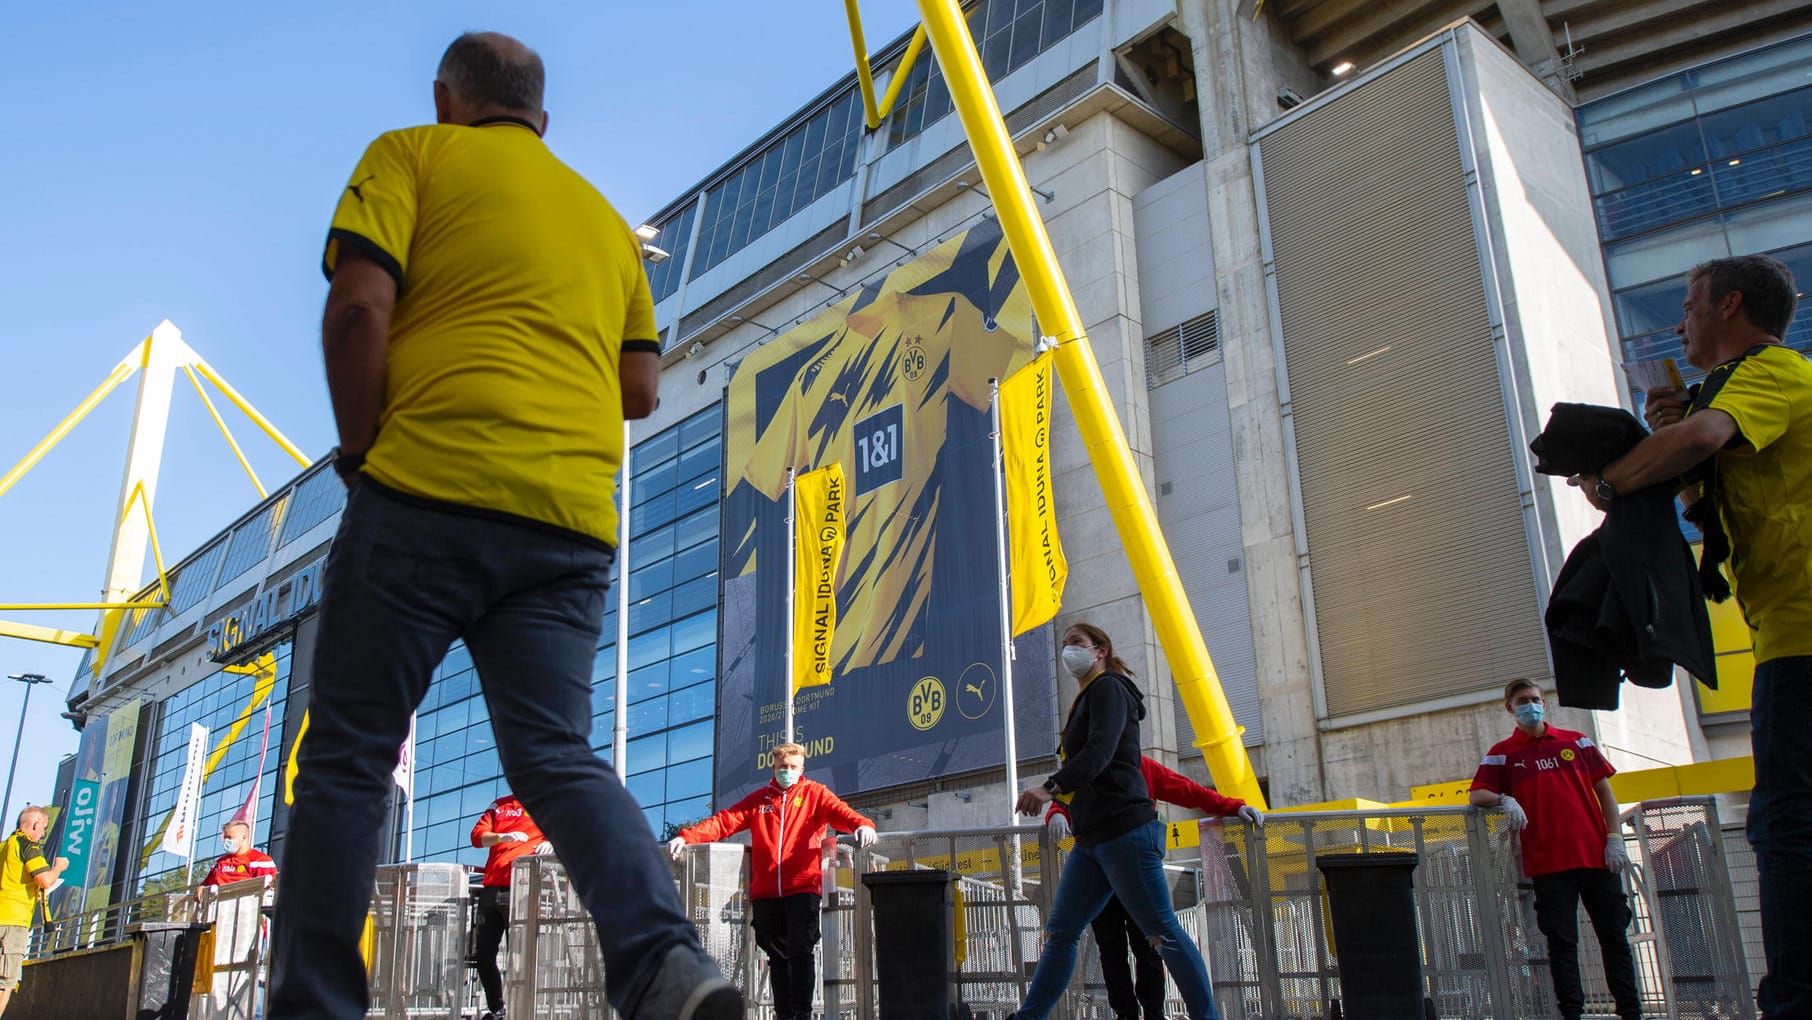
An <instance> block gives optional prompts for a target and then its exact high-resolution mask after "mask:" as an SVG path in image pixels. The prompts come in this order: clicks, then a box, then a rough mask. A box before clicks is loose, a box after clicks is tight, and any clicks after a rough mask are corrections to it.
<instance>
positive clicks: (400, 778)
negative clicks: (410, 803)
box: [390, 715, 415, 798]
mask: <svg viewBox="0 0 1812 1020" xmlns="http://www.w3.org/2000/svg"><path fill="white" fill-rule="evenodd" d="M390 778H392V779H394V780H396V785H397V786H399V787H401V788H402V791H403V792H404V793H406V794H408V795H409V796H410V797H411V798H414V796H415V716H414V715H410V716H409V739H407V740H405V741H403V746H402V747H399V748H397V752H396V768H394V769H392V770H391V771H390Z"/></svg>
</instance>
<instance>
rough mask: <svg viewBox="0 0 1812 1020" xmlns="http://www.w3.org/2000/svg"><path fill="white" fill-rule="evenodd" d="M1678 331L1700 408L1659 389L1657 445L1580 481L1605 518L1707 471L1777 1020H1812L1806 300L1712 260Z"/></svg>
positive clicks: (1767, 1003) (1811, 562) (1740, 265)
mask: <svg viewBox="0 0 1812 1020" xmlns="http://www.w3.org/2000/svg"><path fill="white" fill-rule="evenodd" d="M1687 279H1688V282H1689V286H1688V289H1687V291H1686V302H1685V308H1684V314H1683V316H1682V318H1681V321H1680V325H1679V326H1678V327H1677V328H1676V330H1675V332H1677V333H1679V335H1680V338H1681V340H1682V342H1683V344H1684V347H1685V352H1686V360H1687V361H1688V362H1689V363H1690V364H1691V365H1692V366H1693V367H1694V368H1697V369H1699V370H1700V371H1703V372H1705V373H1706V378H1705V381H1704V382H1703V383H1702V384H1700V386H1699V387H1698V388H1697V390H1696V392H1694V393H1693V394H1692V395H1691V397H1690V399H1689V398H1688V395H1687V394H1685V393H1682V392H1681V391H1680V390H1679V389H1676V388H1665V389H1657V390H1654V391H1651V392H1650V393H1649V394H1648V406H1647V408H1646V409H1645V412H1644V413H1645V414H1646V416H1647V417H1648V423H1649V426H1650V427H1651V428H1653V429H1654V430H1655V432H1654V434H1653V435H1651V436H1649V437H1648V438H1647V439H1644V440H1643V441H1642V442H1641V443H1640V444H1638V445H1637V446H1636V447H1635V448H1634V449H1632V450H1631V451H1630V452H1629V453H1628V454H1626V455H1624V456H1623V458H1622V459H1620V460H1618V461H1616V462H1614V463H1612V464H1610V465H1609V466H1607V467H1606V468H1605V469H1604V475H1603V477H1602V478H1599V477H1594V476H1591V475H1581V476H1577V477H1575V478H1574V479H1573V483H1574V484H1575V485H1579V486H1580V487H1581V488H1583V489H1584V490H1585V492H1586V494H1587V498H1589V499H1591V500H1592V502H1593V504H1594V505H1596V506H1598V508H1599V509H1606V508H1608V507H1609V505H1610V502H1611V501H1612V500H1614V499H1616V498H1617V496H1618V494H1619V493H1625V492H1634V491H1636V490H1638V489H1642V488H1646V487H1648V486H1650V485H1657V484H1664V483H1665V484H1672V483H1673V480H1674V479H1676V478H1678V477H1679V476H1680V475H1682V474H1684V473H1686V472H1687V471H1688V470H1689V469H1692V468H1695V467H1697V466H1699V465H1701V464H1703V465H1704V469H1703V472H1702V480H1701V481H1696V482H1694V483H1693V484H1691V485H1689V486H1688V487H1687V489H1686V490H1685V491H1683V492H1682V493H1681V498H1682V499H1683V500H1685V501H1687V503H1688V504H1689V505H1690V504H1691V503H1693V502H1695V501H1697V500H1699V499H1711V500H1713V502H1714V505H1715V510H1716V512H1717V518H1718V520H1717V521H1716V522H1713V521H1711V520H1710V519H1706V518H1701V519H1704V520H1706V521H1707V527H1706V534H1707V541H1706V543H1705V548H1706V549H1707V550H1711V549H1712V548H1713V547H1714V543H1713V542H1712V540H1711V536H1712V532H1713V530H1714V529H1715V528H1716V527H1717V526H1718V524H1719V523H1721V525H1722V528H1723V531H1724V532H1725V533H1727V535H1728V537H1729V546H1730V570H1731V573H1732V574H1734V575H1735V582H1736V583H1735V585H1734V587H1735V589H1736V597H1737V602H1738V604H1740V605H1741V606H1742V608H1743V615H1744V616H1745V617H1746V618H1747V619H1748V621H1749V628H1750V631H1751V633H1752V635H1753V637H1754V640H1755V662H1756V667H1755V686H1754V689H1753V693H1752V697H1751V707H1750V710H1749V727H1750V740H1751V742H1752V743H1753V745H1754V751H1755V791H1754V792H1753V793H1752V794H1750V797H1749V822H1748V831H1749V842H1750V843H1751V844H1752V845H1753V846H1754V847H1755V859H1756V870H1757V877H1758V878H1759V885H1760V901H1761V915H1762V944H1763V949H1764V952H1765V954H1766V956H1767V961H1768V976H1767V977H1765V978H1763V979H1762V982H1761V987H1760V990H1759V993H1758V995H1757V999H1758V1000H1759V1004H1760V1006H1761V1008H1762V1015H1763V1016H1764V1017H1766V1018H1767V1020H1785V1018H1789V1017H1794V1018H1801V1020H1806V1018H1812V967H1809V966H1808V965H1807V962H1806V961H1807V959H1808V957H1809V956H1812V738H1809V737H1808V736H1807V735H1806V730H1805V726H1804V722H1805V720H1806V719H1807V718H1812V362H1808V361H1807V360H1806V358H1805V357H1804V356H1803V355H1801V354H1800V353H1799V352H1797V351H1794V350H1792V349H1790V348H1788V347H1786V346H1784V345H1783V344H1782V343H1781V337H1783V336H1785V335H1786V333H1787V327H1788V325H1789V324H1791V323H1792V322H1793V311H1794V308H1795V306H1796V305H1797V303H1798V291H1797V288H1796V287H1795V286H1794V282H1793V274H1792V273H1791V272H1789V271H1788V269H1787V267H1786V266H1784V265H1782V264H1781V263H1780V262H1778V261H1776V260H1775V259H1772V258H1769V257H1768V256H1766V255H1745V256H1739V257H1737V258H1726V259H1714V260H1713V261H1710V262H1706V263H1704V264H1702V265H1700V266H1697V267H1695V268H1694V269H1693V271H1692V273H1691V274H1690V275H1689V276H1688V278H1687Z"/></svg>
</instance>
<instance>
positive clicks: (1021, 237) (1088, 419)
mask: <svg viewBox="0 0 1812 1020" xmlns="http://www.w3.org/2000/svg"><path fill="white" fill-rule="evenodd" d="M919 11H920V14H921V16H922V17H923V18H924V22H925V27H926V29H927V32H928V34H929V37H930V39H931V48H932V52H933V53H935V54H936V55H937V60H938V65H939V66H940V67H942V68H943V71H944V80H945V81H946V82H948V83H949V86H950V97H951V99H952V100H953V101H954V103H955V105H956V112H957V114H958V116H960V117H961V118H962V124H963V131H964V133H965V134H966V135H968V138H969V145H970V147H971V148H972V149H974V151H975V161H976V164H977V166H979V167H980V169H981V176H982V180H983V181H984V182H985V183H986V184H987V186H988V194H989V195H990V196H992V199H993V202H994V208H995V212H996V213H997V214H998V215H999V217H1000V225H1001V229H1002V230H1003V231H1004V232H1005V234H1006V237H1007V244H1008V246H1009V248H1010V249H1011V250H1012V253H1013V260H1014V262H1015V263H1017V264H1018V266H1019V271H1020V272H1021V273H1022V274H1024V277H1025V281H1026V287H1027V290H1028V291H1029V292H1030V294H1031V298H1032V308H1033V310H1034V311H1035V312H1036V313H1037V315H1038V322H1039V324H1040V326H1041V328H1043V329H1044V330H1046V331H1049V332H1050V333H1052V334H1053V335H1054V337H1055V339H1056V340H1057V345H1058V346H1057V373H1058V377H1059V378H1060V379H1062V380H1063V392H1064V396H1065V397H1066V399H1067V400H1068V401H1069V405H1070V409H1071V411H1072V412H1073V413H1074V414H1075V417H1076V426H1077V429H1078V430H1079V431H1080V433H1081V435H1082V442H1083V445H1084V447H1085V448H1086V449H1087V451H1088V457H1089V462H1090V463H1091V464H1093V465H1094V468H1095V478H1096V479H1097V480H1098V481H1099V483H1100V485H1101V492H1102V495H1103V496H1104V497H1105V499H1106V501H1107V508H1108V512H1109V513H1110V514H1111V515H1112V517H1113V521H1114V527H1115V528H1116V530H1117V531H1118V532H1119V535H1120V541H1121V542H1122V543H1123V544H1124V545H1125V547H1126V554H1127V558H1128V560H1129V561H1130V562H1131V565H1132V568H1133V576H1134V577H1135V578H1137V580H1138V583H1139V590H1140V592H1141V594H1142V595H1143V596H1144V598H1145V604H1146V607H1147V609H1148V610H1149V611H1150V613H1151V617H1152V623H1153V625H1154V627H1155V628H1156V630H1157V634H1158V641H1159V643H1160V644H1161V645H1162V646H1163V648H1164V654H1165V656H1166V657H1167V658H1168V659H1169V661H1170V668H1171V673H1172V675H1173V676H1174V677H1175V678H1176V683H1177V694H1178V697H1179V700H1181V701H1182V703H1183V707H1184V709H1185V710H1186V711H1187V712H1188V714H1189V721H1190V722H1191V723H1192V724H1193V725H1194V727H1195V732H1196V734H1197V739H1196V746H1197V747H1199V748H1200V749H1201V750H1202V755H1203V758H1204V759H1205V762H1206V764H1207V765H1208V770H1209V772H1210V773H1211V774H1212V775H1213V777H1214V781H1215V785H1216V786H1217V787H1219V789H1220V790H1221V791H1222V792H1223V793H1226V794H1229V795H1231V796H1234V797H1240V798H1243V799H1244V800H1246V801H1248V802H1249V803H1252V804H1254V805H1259V806H1262V805H1264V803H1265V799H1264V795H1263V793H1262V792H1260V790H1259V786H1258V778H1257V776H1255V775H1254V774H1253V771H1252V760H1251V758H1249V757H1248V756H1247V755H1246V748H1245V746H1244V745H1243V744H1242V743H1241V742H1240V739H1239V736H1240V727H1239V725H1238V723H1237V722H1235V720H1234V718H1233V710H1232V709H1231V708H1230V707H1229V706H1228V704H1227V695H1226V692H1225V691H1223V690H1222V689H1221V684H1220V678H1219V676H1218V675H1217V674H1216V673H1215V670H1214V662H1213V660H1212V659H1210V658H1209V656H1208V645H1207V643H1206V642H1205V641H1203V640H1202V631H1201V628H1200V627H1199V626H1198V625H1197V624H1196V620H1195V614H1194V613H1193V612H1192V611H1191V610H1190V608H1189V601H1188V598H1187V597H1186V596H1185V594H1184V592H1183V584H1182V580H1181V579H1180V578H1179V577H1178V576H1177V569H1176V564H1175V562H1173V561H1172V559H1171V556H1170V549H1169V547H1168V546H1167V545H1165V543H1164V536H1163V533H1162V532H1161V531H1160V530H1159V528H1158V519H1157V513H1156V512H1155V511H1154V510H1153V508H1152V505H1151V499H1150V497H1149V496H1148V495H1147V494H1146V492H1145V485H1144V483H1143V482H1142V481H1140V478H1139V473H1138V470H1137V466H1136V465H1135V464H1134V462H1133V459H1132V452H1131V450H1129V449H1128V447H1127V445H1126V436H1125V434H1124V433H1123V432H1122V431H1121V429H1120V419H1119V417H1118V415H1117V414H1116V413H1115V411H1114V405H1113V400H1112V398H1111V397H1110V396H1109V394H1108V392H1107V386H1106V383H1105V381H1104V380H1103V379H1102V377H1101V367H1100V365H1098V364H1097V363H1096V361H1095V356H1094V353H1093V351H1092V350H1091V349H1090V347H1089V343H1088V336H1087V334H1086V333H1085V332H1084V330H1083V323H1082V317H1081V315H1080V314H1079V313H1078V312H1077V310H1076V303H1075V300H1074V299H1073V298H1072V297H1071V296H1070V291H1069V286H1068V285H1067V284H1066V283H1065V281H1064V278H1063V270H1062V269H1061V268H1060V267H1059V266H1058V264H1057V254H1056V252H1055V251H1054V250H1053V249H1052V247H1051V239H1050V237H1049V235H1047V234H1046V233H1045V228H1044V222H1043V221H1042V220H1041V219H1040V218H1039V216H1038V210H1037V207H1036V205H1035V204H1034V203H1033V201H1032V192H1031V189H1030V188H1029V187H1028V186H1027V184H1026V179H1025V169H1024V167H1022V166H1020V163H1019V154H1018V152H1017V151H1015V149H1014V148H1013V139H1012V138H1011V136H1009V135H1008V134H1007V126H1006V122H1005V121H1004V120H1002V119H1001V114H1000V106H999V104H998V103H997V102H996V101H995V99H994V92H993V90H992V89H991V88H989V86H988V78H987V73H986V72H985V71H984V70H983V69H982V63H981V57H980V55H979V54H978V53H977V52H976V50H975V41H974V40H973V39H972V38H971V37H970V35H969V26H968V24H967V22H966V21H964V19H963V11H962V5H961V3H960V2H959V0H919ZM858 48H859V44H858Z"/></svg>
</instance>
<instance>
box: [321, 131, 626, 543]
mask: <svg viewBox="0 0 1812 1020" xmlns="http://www.w3.org/2000/svg"><path fill="white" fill-rule="evenodd" d="M348 245H353V246H357V247H358V248H360V249H362V250H363V251H364V252H365V253H367V254H369V255H370V256H372V257H373V258H375V259H376V260H377V261H378V262H379V263H380V264H381V265H383V266H384V267H385V268H386V269H387V270H389V272H390V274H391V275H392V276H394V277H396V280H397V302H396V309H395V312H394V314H393V316H392V318H391V323H390V345H389V350H388V355H387V359H386V369H387V377H386V379H385V387H384V410H383V415H382V417H381V419H380V423H379V427H378V437H377V441H376V443H375V444H373V446H372V448H371V450H370V451H369V452H368V453H367V454H366V458H365V468H364V470H365V472H366V473H367V474H369V475H370V476H371V477H372V478H374V479H376V480H377V481H378V482H380V483H382V484H383V485H386V486H388V487H390V488H392V489H395V490H397V491H399V492H403V493H406V494H409V495H412V496H417V497H423V498H427V499H430V500H435V501H438V502H442V503H447V504H452V505H455V506H458V507H466V508H475V509H478V510H482V511H491V512H500V513H504V514H508V515H511V516H513V517H518V518H526V519H528V520H530V521H534V522H538V523H541V524H548V525H553V526H555V527H558V528H561V529H563V530H565V531H568V532H573V533H576V534H578V535H581V536H585V537H586V538H588V539H591V540H593V541H597V542H603V543H605V544H607V545H612V546H614V545H615V544H616V532H617V514H616V508H615V504H614V503H613V502H612V496H613V493H614V491H615V486H616V476H617V469H618V467H619V465H621V463H622V460H623V405H622V383H621V378H620V376H619V374H618V358H619V356H620V355H621V353H622V352H623V351H625V350H630V351H635V350H643V351H653V352H656V353H658V352H659V351H660V343H659V341H658V339H657V338H656V332H655V326H654V302H653V300H652V298H651V296H650V294H649V290H648V277H647V275H646V274H645V273H644V272H643V270H642V261H641V245H640V244H639V243H638V242H637V240H636V238H635V235H634V234H633V233H631V231H630V229H629V225H628V224H627V223H625V222H624V221H623V218H622V217H621V216H619V215H618V214H617V212H616V210H615V209H613V208H611V205H610V203H609V202H607V201H605V199H604V196H602V195H600V194H599V193H598V191H597V190H596V189H595V188H593V187H592V186H591V184H590V183H588V182H587V181H586V180H585V179H584V178H582V177H580V176H579V175H578V174H577V173H575V172H573V170H572V169H570V168H569V167H567V166H566V165H565V164H564V163H562V162H560V161H559V160H558V159H556V158H555V157H554V155H553V153H551V152H549V151H548V148H547V146H546V145H545V144H544V143H543V142H542V140H541V138H540V137H539V136H538V135H537V134H536V133H535V131H534V130H533V128H532V127H531V126H530V125H529V124H528V123H527V122H526V121H521V120H517V119H515V118H488V119H487V120H485V121H480V122H479V123H477V124H474V125H470V126H467V125H456V124H437V125H432V126H429V127H415V128H407V129H404V130H401V131H391V132H388V133H386V134H383V135H380V136H379V137H378V139H377V140H376V141H374V142H372V143H371V146H370V147H369V148H368V149H366V150H365V155H364V157H363V158H362V159H360V160H359V164H358V167H357V168H356V169H355V170H354V171H353V173H352V178H351V180H350V181H349V182H348V183H347V186H346V190H345V192H344V193H343V194H342V195H341V196H340V204H339V208H338V209H337V210H335V212H334V216H333V227H332V229H331V230H330V231H329V233H328V238H327V250H326V253H325V255H324V257H323V259H322V268H323V270H324V271H325V272H326V273H327V275H328V277H329V278H330V279H331V278H332V276H333V272H334V267H335V265H336V264H337V262H338V260H339V256H340V253H341V251H343V250H344V249H345V247H346V246H348Z"/></svg>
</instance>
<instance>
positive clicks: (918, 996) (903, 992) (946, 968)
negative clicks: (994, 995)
mask: <svg viewBox="0 0 1812 1020" xmlns="http://www.w3.org/2000/svg"><path fill="white" fill-rule="evenodd" d="M955 881H956V875H955V874H954V873H952V872H949V871H943V870H929V871H871V872H869V873H867V874H865V875H863V876H862V884H863V885H865V886H867V887H868V895H869V898H870V900H871V901H872V902H873V904H874V925H875V979H876V983H877V984H878V985H879V989H878V994H879V997H880V1001H879V1003H878V1005H879V1013H880V1020H951V1018H952V1017H954V1016H956V982H955V980H954V978H955V976H956V917H955V897H954V896H953V895H952V893H951V883H952V882H955Z"/></svg>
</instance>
